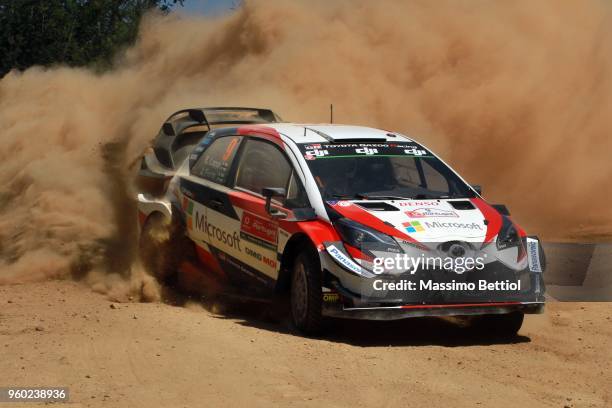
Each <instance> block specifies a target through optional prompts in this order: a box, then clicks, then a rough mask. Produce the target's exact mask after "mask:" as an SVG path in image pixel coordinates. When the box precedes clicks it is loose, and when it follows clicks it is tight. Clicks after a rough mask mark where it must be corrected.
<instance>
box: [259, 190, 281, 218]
mask: <svg viewBox="0 0 612 408" xmlns="http://www.w3.org/2000/svg"><path fill="white" fill-rule="evenodd" d="M261 195H263V196H264V197H265V198H266V212H267V213H268V214H270V217H272V218H286V217H287V214H285V213H284V212H282V211H278V210H276V209H274V208H272V198H274V197H283V198H285V197H286V196H287V191H286V190H285V189H284V188H274V187H264V188H263V189H262V190H261Z"/></svg>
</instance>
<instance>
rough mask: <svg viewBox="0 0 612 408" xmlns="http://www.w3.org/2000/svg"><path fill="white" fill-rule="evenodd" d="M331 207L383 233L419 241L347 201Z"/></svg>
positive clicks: (406, 239) (405, 239)
mask: <svg viewBox="0 0 612 408" xmlns="http://www.w3.org/2000/svg"><path fill="white" fill-rule="evenodd" d="M332 207H334V210H336V211H338V212H339V213H340V214H341V215H343V216H344V217H346V218H349V219H351V220H353V221H357V222H359V223H361V224H363V225H365V226H367V227H370V228H373V229H375V230H377V231H380V232H382V233H384V234H387V235H391V236H393V237H396V238H400V239H403V240H404V241H408V242H412V243H416V244H418V243H419V241H417V240H416V239H414V238H412V237H411V236H409V235H407V234H404V233H403V232H401V231H399V230H398V229H397V228H395V227H394V226H392V225H389V224H387V223H385V222H384V221H382V220H381V219H380V218H378V217H376V216H374V215H372V214H370V213H369V212H368V211H366V210H365V209H363V208H361V207H360V206H358V205H355V204H353V203H351V202H349V201H339V202H338V203H336V204H334V205H332Z"/></svg>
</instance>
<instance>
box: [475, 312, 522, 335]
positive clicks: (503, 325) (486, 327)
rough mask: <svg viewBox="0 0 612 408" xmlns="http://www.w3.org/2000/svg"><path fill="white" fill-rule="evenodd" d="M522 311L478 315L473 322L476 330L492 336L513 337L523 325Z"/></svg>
mask: <svg viewBox="0 0 612 408" xmlns="http://www.w3.org/2000/svg"><path fill="white" fill-rule="evenodd" d="M524 317H525V315H524V313H522V312H512V313H507V314H494V315H483V316H479V317H478V318H477V320H476V321H475V322H474V325H475V327H476V329H477V330H479V331H482V333H483V334H486V335H489V336H493V337H506V338H508V337H514V336H516V334H517V333H518V331H519V330H520V329H521V326H522V325H523V319H524Z"/></svg>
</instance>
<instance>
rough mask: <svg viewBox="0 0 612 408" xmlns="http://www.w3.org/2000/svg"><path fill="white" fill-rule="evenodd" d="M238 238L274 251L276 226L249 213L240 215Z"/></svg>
mask: <svg viewBox="0 0 612 408" xmlns="http://www.w3.org/2000/svg"><path fill="white" fill-rule="evenodd" d="M240 237H241V238H243V239H245V240H247V241H250V242H253V243H255V244H258V245H261V246H265V247H267V248H270V249H275V248H276V244H277V242H278V224H276V223H275V222H272V221H270V220H267V219H265V218H262V217H260V216H258V215H255V214H252V213H250V212H247V211H245V212H243V213H242V220H241V222H240Z"/></svg>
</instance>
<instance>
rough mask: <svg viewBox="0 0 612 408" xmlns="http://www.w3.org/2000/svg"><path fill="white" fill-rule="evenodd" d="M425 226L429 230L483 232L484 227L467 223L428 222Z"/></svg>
mask: <svg viewBox="0 0 612 408" xmlns="http://www.w3.org/2000/svg"><path fill="white" fill-rule="evenodd" d="M425 226H426V227H427V228H460V229H469V230H474V229H477V230H482V226H480V225H479V224H478V223H477V222H472V223H465V222H439V221H434V222H427V221H425Z"/></svg>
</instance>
